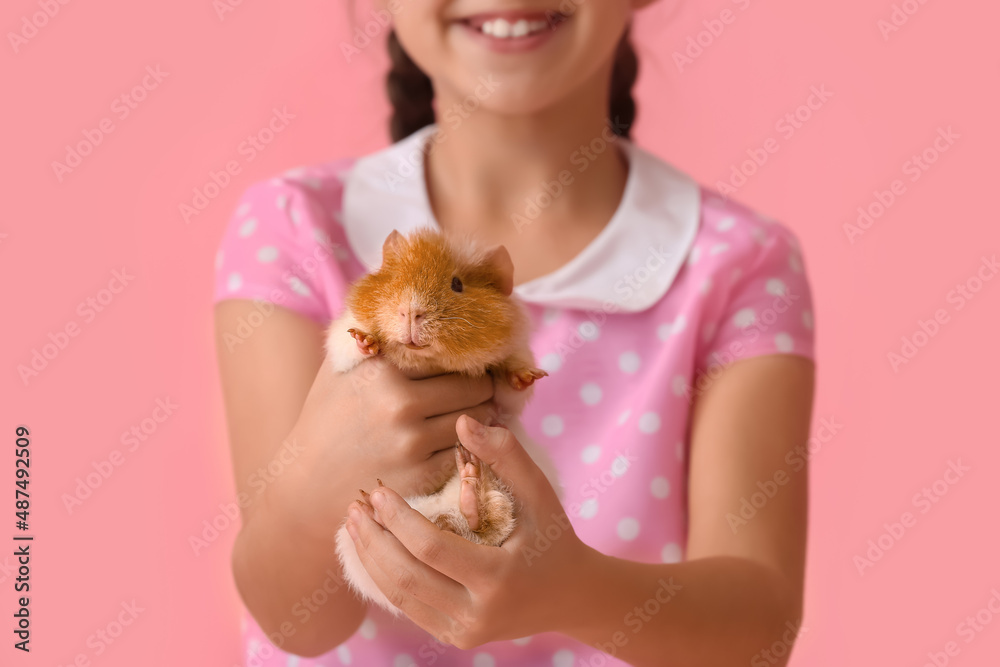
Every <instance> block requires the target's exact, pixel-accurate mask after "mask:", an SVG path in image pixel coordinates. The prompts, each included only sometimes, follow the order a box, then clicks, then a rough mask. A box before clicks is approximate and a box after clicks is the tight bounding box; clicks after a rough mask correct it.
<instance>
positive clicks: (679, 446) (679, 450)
mask: <svg viewBox="0 0 1000 667" xmlns="http://www.w3.org/2000/svg"><path fill="white" fill-rule="evenodd" d="M676 449H677V460H678V461H683V460H684V449H685V447H684V442H683V441H680V442H678V443H677V446H676Z"/></svg>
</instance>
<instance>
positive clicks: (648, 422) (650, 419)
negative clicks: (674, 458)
mask: <svg viewBox="0 0 1000 667" xmlns="http://www.w3.org/2000/svg"><path fill="white" fill-rule="evenodd" d="M639 430H640V431H642V432H643V433H656V432H657V431H659V430H660V415H658V414H656V413H655V412H647V413H645V414H643V415H642V416H641V417H639Z"/></svg>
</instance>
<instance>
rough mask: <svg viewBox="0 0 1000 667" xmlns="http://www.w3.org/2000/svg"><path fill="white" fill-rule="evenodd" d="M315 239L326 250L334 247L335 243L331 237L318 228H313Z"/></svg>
mask: <svg viewBox="0 0 1000 667" xmlns="http://www.w3.org/2000/svg"><path fill="white" fill-rule="evenodd" d="M313 238H314V239H316V242H317V243H319V244H320V245H321V246H323V247H324V248H329V247H330V246H331V245H333V241H331V240H330V235H329V234H327V233H326V232H324V231H323V230H322V229H319V228H317V227H313Z"/></svg>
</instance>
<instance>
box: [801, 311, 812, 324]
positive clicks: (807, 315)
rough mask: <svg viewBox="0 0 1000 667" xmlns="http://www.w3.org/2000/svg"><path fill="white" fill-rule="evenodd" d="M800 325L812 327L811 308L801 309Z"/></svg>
mask: <svg viewBox="0 0 1000 667" xmlns="http://www.w3.org/2000/svg"><path fill="white" fill-rule="evenodd" d="M802 326H804V327H805V328H806V329H812V328H813V314H812V311H811V310H803V311H802Z"/></svg>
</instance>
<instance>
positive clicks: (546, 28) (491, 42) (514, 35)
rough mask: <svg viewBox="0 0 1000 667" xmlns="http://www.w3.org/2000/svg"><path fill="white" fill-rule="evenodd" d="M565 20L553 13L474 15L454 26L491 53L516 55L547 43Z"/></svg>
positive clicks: (530, 12) (508, 12) (520, 12)
mask: <svg viewBox="0 0 1000 667" xmlns="http://www.w3.org/2000/svg"><path fill="white" fill-rule="evenodd" d="M568 19H569V17H568V16H566V15H564V14H559V13H556V12H539V11H524V10H520V11H517V10H509V11H501V12H489V13H484V14H476V15H473V16H468V17H465V18H463V19H459V20H458V21H456V23H457V24H458V25H459V26H460V27H461V28H463V29H464V30H465V31H466V32H467V33H469V34H470V36H471V37H472V38H473V39H475V40H477V41H478V42H479V43H481V44H483V45H484V46H486V47H487V48H489V49H490V50H492V51H495V52H498V53H518V52H524V51H530V50H532V49H536V48H538V47H540V46H542V45H543V44H545V43H546V42H548V41H549V40H550V39H551V38H552V35H553V32H554V31H555V28H556V27H557V26H559V25H560V24H562V23H564V22H565V21H566V20H568Z"/></svg>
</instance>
